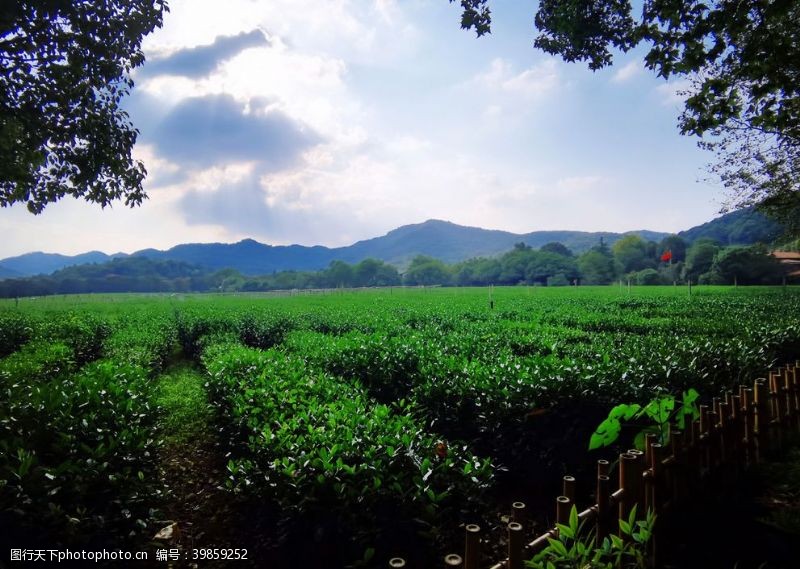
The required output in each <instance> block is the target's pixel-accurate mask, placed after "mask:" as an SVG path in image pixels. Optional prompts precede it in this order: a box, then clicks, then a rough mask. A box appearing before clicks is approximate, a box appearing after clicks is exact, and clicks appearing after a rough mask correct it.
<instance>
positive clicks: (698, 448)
mask: <svg viewBox="0 0 800 569" xmlns="http://www.w3.org/2000/svg"><path fill="white" fill-rule="evenodd" d="M684 424H685V425H686V426H687V428H686V430H684V431H680V430H676V429H673V430H672V431H671V432H670V437H669V442H668V444H667V445H666V446H663V445H661V444H659V443H658V442H657V435H648V436H647V438H646V444H645V450H644V451H641V450H636V449H633V450H629V451H627V452H623V453H621V454H620V456H619V462H618V467H617V471H618V475H617V477H616V478H617V489H616V490H612V485H611V469H610V466H611V465H610V463H609V462H608V461H607V460H598V461H597V486H596V490H595V503H594V504H592V505H591V506H589V507H588V508H586V509H585V510H583V511H581V512H580V513H579V514H578V517H579V519H580V520H582V521H585V522H587V523H594V527H595V531H596V532H597V533H596V536H597V541H598V542H600V541H601V540H602V539H603V538H604V537H605V536H608V535H609V534H610V533H613V532H614V531H615V528H616V527H617V520H618V519H627V517H628V514H629V513H630V511H631V509H632V508H633V507H634V505H637V506H638V510H639V511H648V510H652V511H653V513H655V514H661V513H663V512H667V511H669V510H671V509H672V508H674V507H675V506H676V505H677V504H679V503H680V502H682V501H684V500H686V499H688V498H690V497H691V496H693V495H696V494H697V493H698V492H699V491H700V490H701V489H702V488H703V486H704V484H703V483H704V482H705V481H707V480H709V479H712V478H713V479H714V480H715V481H717V480H718V481H721V482H722V483H723V484H731V483H735V480H736V479H737V477H738V476H739V474H740V473H741V471H742V470H743V469H745V468H747V467H749V466H750V465H753V464H758V463H759V462H761V461H762V460H763V459H764V457H767V456H773V455H776V454H779V453H780V452H782V451H783V450H784V448H785V446H786V445H787V443H788V441H789V439H790V438H792V437H793V436H794V435H797V434H800V360H798V361H797V362H795V363H794V364H793V365H792V364H788V365H786V366H785V367H783V368H781V369H778V370H775V371H771V372H770V373H769V377H768V378H759V379H756V380H755V381H754V382H753V386H752V387H746V386H744V385H740V386H739V387H738V389H737V390H736V391H735V392H733V391H731V392H727V393H725V395H724V396H723V397H715V398H713V399H712V402H711V405H700V417H699V418H698V419H696V420H693V417H692V416H691V415H687V416H686V418H685V422H684ZM573 504H575V479H574V478H573V477H572V476H565V477H564V479H563V490H562V495H561V496H558V497H557V498H556V508H555V510H556V517H555V519H556V524H567V523H568V518H569V513H570V511H571V509H572V506H573ZM511 509H512V516H511V519H512V521H511V522H509V523H508V526H507V532H508V535H507V540H506V542H507V557H506V558H505V559H503V560H501V561H498V562H495V563H492V564H491V565H488V563H487V562H486V560H485V559H484V556H483V555H482V553H481V542H482V537H481V528H480V527H479V526H477V525H475V524H470V525H467V526H466V527H465V534H466V536H465V545H464V554H463V556H462V555H460V554H449V555H447V556H446V557H445V558H444V562H443V566H444V567H450V568H453V567H460V568H462V569H479V568H480V567H486V566H487V565H488V566H489V567H490V568H491V569H522V568H523V567H524V560H525V559H530V558H531V557H533V555H534V554H536V553H537V552H539V551H541V550H542V549H544V547H546V546H547V545H548V543H549V542H548V539H549V538H557V537H558V529H557V527H554V528H552V529H550V530H548V531H546V532H545V533H543V534H541V535H538V536H535V537H533V539H532V540H530V541H528V539H529V538H526V536H525V531H524V527H525V523H526V518H527V512H526V507H525V504H523V503H522V502H514V503H513V504H512V507H511ZM643 509H644V510H643ZM615 511H616V512H617V515H614V512H615ZM389 566H390V567H406V566H407V565H406V563H405V561H404V560H403V559H401V558H393V559H391V560H390V561H389Z"/></svg>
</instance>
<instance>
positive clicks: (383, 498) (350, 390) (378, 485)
mask: <svg viewBox="0 0 800 569" xmlns="http://www.w3.org/2000/svg"><path fill="white" fill-rule="evenodd" d="M202 361H203V365H204V366H205V368H206V370H207V371H208V374H209V376H210V380H209V387H210V390H211V392H212V396H213V397H212V398H213V400H214V401H216V402H217V404H218V405H220V407H222V409H223V413H222V414H223V416H226V417H228V420H230V421H232V422H233V424H234V426H235V430H234V431H235V432H236V433H237V434H238V440H239V442H244V449H243V450H242V452H241V453H240V454H239V455H238V456H235V457H234V458H232V459H231V461H230V462H229V464H228V469H229V471H230V473H231V478H230V481H229V484H230V486H231V487H232V488H235V489H237V490H240V491H246V492H251V493H255V494H258V495H261V496H262V497H265V498H267V499H268V500H271V501H274V502H275V503H277V504H278V505H279V506H280V507H281V508H282V509H284V511H286V512H300V513H309V512H313V511H322V510H324V511H333V512H336V514H337V515H338V516H340V519H341V520H344V521H349V522H351V523H352V527H353V528H361V529H360V530H358V531H361V532H363V533H366V534H372V533H374V532H375V531H377V527H378V526H379V525H380V521H379V520H378V521H376V520H374V519H373V520H372V522H370V519H371V518H374V517H375V516H376V512H378V513H379V512H385V513H387V515H390V516H391V517H398V518H400V519H410V518H420V519H424V520H427V521H428V522H429V523H433V522H435V521H436V520H437V519H439V518H440V515H442V514H443V511H445V510H448V509H451V510H452V509H454V508H464V507H468V506H469V504H470V503H474V502H475V501H476V500H478V498H479V496H480V494H481V492H482V490H483V489H485V488H486V487H487V485H488V484H489V482H490V480H491V467H490V464H489V462H488V461H487V460H481V459H479V458H477V457H475V456H473V455H471V454H470V453H469V452H468V451H467V450H466V448H465V447H463V446H459V445H455V444H452V443H450V442H448V441H446V440H443V439H441V438H439V437H437V436H435V435H433V434H431V433H429V432H427V431H426V430H425V429H424V427H423V426H422V425H421V424H420V423H419V422H418V421H417V420H416V419H415V418H414V414H413V413H412V412H411V411H412V410H411V409H410V408H409V407H408V405H407V404H406V403H405V402H403V401H399V402H397V403H395V404H392V405H387V404H382V403H377V402H376V401H374V400H373V399H372V398H371V397H370V396H369V395H368V393H367V392H366V391H365V389H364V388H363V387H362V386H361V385H359V384H357V383H353V382H347V381H343V380H342V379H340V378H337V377H334V376H332V375H330V374H329V373H326V372H324V371H320V370H317V369H314V368H312V367H309V366H308V365H307V364H306V363H305V362H304V361H303V360H302V359H301V358H300V357H298V356H296V355H292V354H287V353H284V352H281V351H279V350H274V349H273V350H266V351H261V350H257V349H253V348H247V347H244V346H241V345H238V344H231V343H221V344H216V345H211V346H208V347H207V348H206V350H205V352H204V355H203V358H202ZM235 447H236V445H235V443H234V448H235ZM384 521H386V520H384ZM376 524H377V525H376Z"/></svg>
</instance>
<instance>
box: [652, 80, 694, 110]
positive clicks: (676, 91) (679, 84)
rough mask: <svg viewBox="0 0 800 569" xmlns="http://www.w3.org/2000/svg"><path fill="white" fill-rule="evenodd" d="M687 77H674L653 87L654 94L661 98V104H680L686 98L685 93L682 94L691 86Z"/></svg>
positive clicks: (671, 105)
mask: <svg viewBox="0 0 800 569" xmlns="http://www.w3.org/2000/svg"><path fill="white" fill-rule="evenodd" d="M691 85H692V84H691V82H690V81H689V80H688V79H675V80H672V81H667V82H665V83H662V84H661V85H659V86H658V87H656V88H655V92H656V95H657V96H658V98H659V99H660V100H661V104H662V105H664V106H667V107H676V106H682V105H683V103H684V101H685V100H686V95H682V94H681V93H682V92H683V91H686V90H688V89H689V87H691Z"/></svg>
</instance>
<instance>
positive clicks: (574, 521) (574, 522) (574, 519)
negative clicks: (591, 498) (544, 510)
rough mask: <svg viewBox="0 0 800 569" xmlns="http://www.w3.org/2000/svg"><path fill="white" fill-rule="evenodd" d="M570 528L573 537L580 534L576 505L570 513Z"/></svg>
mask: <svg viewBox="0 0 800 569" xmlns="http://www.w3.org/2000/svg"><path fill="white" fill-rule="evenodd" d="M569 528H570V529H571V530H572V535H575V534H577V533H578V508H576V507H575V505H574V504H573V506H572V509H571V510H570V512H569Z"/></svg>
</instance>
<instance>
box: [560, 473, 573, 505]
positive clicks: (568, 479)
mask: <svg viewBox="0 0 800 569" xmlns="http://www.w3.org/2000/svg"><path fill="white" fill-rule="evenodd" d="M562 495H564V496H566V497H567V498H569V501H570V502H572V503H575V477H574V476H565V477H564V484H563V492H562Z"/></svg>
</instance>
